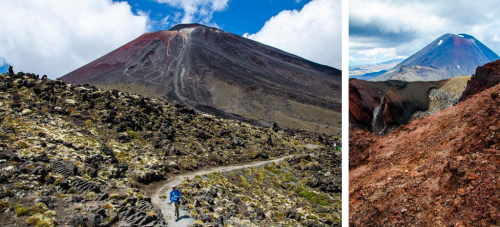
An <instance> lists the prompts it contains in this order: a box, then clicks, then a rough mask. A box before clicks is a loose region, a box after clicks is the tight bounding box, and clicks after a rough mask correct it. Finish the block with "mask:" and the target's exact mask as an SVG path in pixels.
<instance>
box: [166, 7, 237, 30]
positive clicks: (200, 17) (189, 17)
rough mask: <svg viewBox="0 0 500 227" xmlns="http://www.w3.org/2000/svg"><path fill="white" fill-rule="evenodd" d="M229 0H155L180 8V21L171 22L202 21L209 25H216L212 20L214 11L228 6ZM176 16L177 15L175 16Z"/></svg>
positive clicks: (222, 9)
mask: <svg viewBox="0 0 500 227" xmlns="http://www.w3.org/2000/svg"><path fill="white" fill-rule="evenodd" d="M228 1H229V0H156V2H158V3H165V4H168V5H169V6H170V7H174V8H178V9H182V10H183V12H184V14H183V15H182V18H180V21H176V20H175V18H174V20H173V23H179V22H180V23H183V24H185V23H193V22H195V23H202V24H205V25H209V26H214V27H218V26H217V24H216V23H215V22H212V15H213V13H214V12H220V11H224V10H225V9H227V7H228ZM176 17H178V15H177V16H176Z"/></svg>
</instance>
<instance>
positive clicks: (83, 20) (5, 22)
mask: <svg viewBox="0 0 500 227" xmlns="http://www.w3.org/2000/svg"><path fill="white" fill-rule="evenodd" d="M0 9H3V10H2V16H1V17H0V25H1V26H0V34H2V35H1V36H0V56H2V57H3V58H5V59H6V60H7V61H8V62H9V63H11V64H12V65H13V66H14V70H15V71H24V72H32V73H37V74H47V75H48V76H49V77H50V78H57V77H60V76H63V75H65V74H66V73H69V72H70V71H72V70H74V69H76V68H78V67H80V66H83V65H84V64H86V63H89V62H90V61H92V60H94V59H96V58H98V57H100V56H102V55H104V54H106V53H108V52H110V51H112V50H114V49H116V48H118V47H120V46H121V45H123V44H125V43H127V42H129V41H130V40H132V39H134V38H136V37H138V36H140V35H141V34H143V33H144V32H146V31H147V26H148V25H147V24H148V20H149V18H148V16H147V15H145V14H144V13H140V15H134V14H133V13H132V12H131V8H130V6H129V5H128V3H126V2H112V1H111V0H71V1H68V0H23V1H0Z"/></svg>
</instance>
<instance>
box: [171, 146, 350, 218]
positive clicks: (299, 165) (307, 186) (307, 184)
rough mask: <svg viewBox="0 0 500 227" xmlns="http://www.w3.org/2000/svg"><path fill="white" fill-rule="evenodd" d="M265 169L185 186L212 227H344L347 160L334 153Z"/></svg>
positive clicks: (194, 212)
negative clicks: (343, 179)
mask: <svg viewBox="0 0 500 227" xmlns="http://www.w3.org/2000/svg"><path fill="white" fill-rule="evenodd" d="M310 152H311V153H310V154H305V155H298V156H295V157H293V158H287V159H285V160H284V161H282V162H278V163H272V164H267V165H266V166H263V167H253V168H250V169H243V170H234V171H229V172H223V173H220V172H217V173H212V174H208V175H204V176H196V177H195V178H194V179H193V180H190V181H185V182H184V183H183V184H182V185H181V186H180V187H181V188H182V189H183V191H184V197H185V201H186V203H187V205H186V206H185V208H186V209H188V210H191V212H190V214H191V216H192V217H194V218H197V219H200V220H201V221H202V222H204V223H210V224H211V226H213V225H216V226H217V225H218V226H223V225H229V226H241V225H251V226H276V225H282V226H340V224H341V214H342V209H341V197H342V195H341V167H340V166H341V165H340V163H341V161H340V160H341V158H340V155H339V154H336V153H334V152H332V151H328V150H316V151H314V152H313V151H310Z"/></svg>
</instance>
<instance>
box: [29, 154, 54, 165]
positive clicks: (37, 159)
mask: <svg viewBox="0 0 500 227" xmlns="http://www.w3.org/2000/svg"><path fill="white" fill-rule="evenodd" d="M33 161H34V162H44V163H49V162H50V159H49V157H48V156H47V153H42V154H41V155H40V156H37V157H35V158H34V159H33Z"/></svg>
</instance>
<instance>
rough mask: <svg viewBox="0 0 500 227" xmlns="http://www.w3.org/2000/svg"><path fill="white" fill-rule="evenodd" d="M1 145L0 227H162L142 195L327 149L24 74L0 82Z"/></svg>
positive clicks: (315, 138)
mask: <svg viewBox="0 0 500 227" xmlns="http://www.w3.org/2000/svg"><path fill="white" fill-rule="evenodd" d="M0 138H1V142H0V200H1V201H0V211H1V212H0V222H1V223H2V224H3V225H5V226H27V225H28V226H57V225H61V226H64V225H68V226H163V225H164V220H163V217H162V214H161V212H160V211H159V210H157V209H156V208H154V207H153V206H152V205H151V200H150V199H149V198H146V196H144V191H143V188H144V187H147V184H149V183H150V182H153V181H160V180H163V179H165V178H167V177H168V176H169V175H172V174H178V173H181V172H184V171H191V170H195V169H199V168H204V167H208V166H217V165H225V164H230V163H240V162H247V161H251V160H258V159H269V158H273V157H278V156H283V155H289V154H295V153H299V152H301V153H302V152H304V151H306V150H307V149H306V148H305V145H306V144H319V147H320V148H321V149H323V150H324V151H331V150H330V149H333V148H331V147H330V145H331V144H330V143H332V142H333V139H331V138H330V137H328V136H326V135H317V134H310V133H298V132H287V131H283V130H280V129H279V128H274V129H268V128H261V127H256V126H252V125H250V124H247V123H242V122H239V121H235V120H223V119H220V118H216V117H213V116H210V115H204V114H198V113H195V111H193V110H192V109H189V108H186V107H182V106H173V105H171V104H169V103H166V102H164V101H161V100H155V99H148V98H143V97H141V96H137V95H130V94H127V93H122V92H119V91H116V90H113V91H103V90H99V89H96V88H95V87H92V86H73V85H71V84H66V83H64V82H62V81H53V80H49V79H47V78H46V77H44V78H42V79H39V77H38V76H37V75H33V74H24V73H18V74H11V73H9V74H6V75H3V74H0ZM318 171H319V169H318ZM318 173H319V172H318ZM331 174H334V172H331ZM314 176H316V175H314ZM308 177H310V176H308ZM137 185H138V186H137ZM339 185H340V184H338V185H337V184H335V185H334V186H335V187H337V186H339ZM335 187H334V189H335V190H337V189H336V188H335ZM328 201H330V200H328ZM333 210H335V209H332V211H333ZM245 215H246V214H245ZM248 215H250V214H248ZM328 217H330V216H328ZM332 220H335V219H332Z"/></svg>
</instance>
